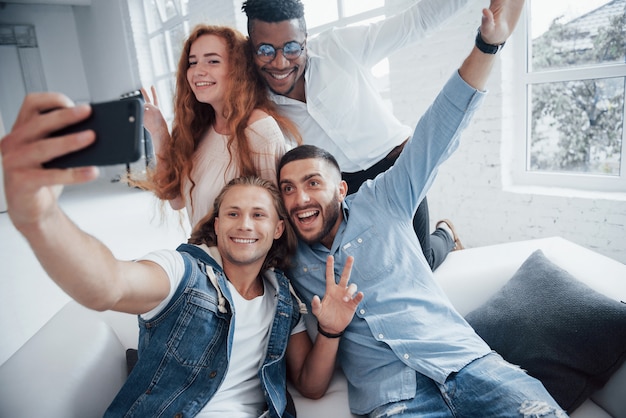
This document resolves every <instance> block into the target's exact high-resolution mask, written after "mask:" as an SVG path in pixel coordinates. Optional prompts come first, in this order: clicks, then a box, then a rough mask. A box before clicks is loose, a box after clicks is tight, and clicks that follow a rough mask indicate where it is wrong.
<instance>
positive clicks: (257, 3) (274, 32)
mask: <svg viewBox="0 0 626 418" xmlns="http://www.w3.org/2000/svg"><path fill="white" fill-rule="evenodd" d="M467 3H468V0H422V1H419V2H417V1H416V3H415V4H414V5H413V6H411V7H410V8H409V9H407V10H406V11H405V12H403V13H400V14H398V15H397V16H393V17H390V18H388V19H386V20H383V21H380V22H377V23H373V24H370V25H362V26H352V27H344V28H339V29H332V30H328V31H325V32H323V33H321V34H319V35H318V36H316V37H314V38H311V39H307V29H306V22H305V19H304V6H303V4H302V2H301V0H247V1H245V2H244V3H243V6H242V10H243V11H244V12H245V13H246V16H247V17H248V34H249V37H250V42H251V44H252V49H253V51H254V62H255V64H256V66H257V69H258V70H259V72H260V74H261V76H262V77H263V79H264V80H265V82H266V83H267V86H268V87H269V89H270V91H271V97H272V100H273V101H274V102H275V103H276V104H277V105H278V108H279V111H280V112H281V113H282V114H284V115H285V116H287V117H289V118H290V119H291V120H292V121H294V123H295V124H296V125H297V126H298V129H299V130H300V134H301V135H302V139H303V142H304V143H305V144H312V145H317V146H319V147H320V148H323V149H325V150H327V151H329V152H330V153H331V154H332V155H334V156H335V158H336V159H337V161H338V163H339V166H340V167H341V171H342V177H343V179H344V180H345V181H346V182H347V183H348V193H354V192H356V191H357V190H358V189H359V187H360V186H361V184H362V183H363V182H364V181H365V180H367V179H371V178H374V177H376V175H377V174H379V173H381V172H383V171H385V170H387V169H388V168H389V167H391V166H392V165H393V164H394V162H395V161H396V159H397V158H398V156H399V155H400V152H401V151H402V148H403V147H404V144H405V143H406V140H407V139H408V138H409V136H410V135H411V133H412V129H411V128H410V127H409V126H407V125H404V124H402V123H401V122H400V121H399V120H398V119H397V118H396V117H395V116H394V115H393V113H392V112H391V111H390V110H389V108H388V107H387V106H386V105H385V103H384V102H383V99H382V97H381V96H380V94H379V93H378V91H377V90H376V87H375V85H374V81H373V77H372V74H371V71H370V69H371V67H372V66H373V65H375V64H376V63H378V62H379V61H380V60H382V59H384V58H386V57H387V56H389V55H390V54H391V53H393V52H395V51H397V50H399V49H400V48H402V47H405V46H407V45H409V44H411V43H414V42H416V41H418V40H420V39H423V38H424V37H425V36H426V35H428V34H429V33H430V32H431V31H432V30H433V29H434V28H436V27H438V26H439V25H441V24H442V23H443V22H444V21H445V20H446V19H447V18H448V17H449V16H451V15H453V14H454V13H456V12H457V11H458V10H460V9H461V8H462V7H463V6H465V5H466V4H467ZM413 228H414V229H415V232H416V235H417V237H418V239H419V241H420V244H421V247H422V251H423V253H424V256H425V258H426V260H427V261H428V264H429V265H430V267H431V269H432V270H434V269H436V268H437V267H438V266H439V265H440V264H441V263H442V262H443V260H444V259H445V258H446V256H447V255H448V253H449V252H450V251H453V250H458V249H462V248H463V246H462V245H461V242H460V241H459V239H458V237H457V235H456V232H455V230H454V226H453V225H452V223H451V222H450V221H448V220H442V221H439V222H437V228H436V229H435V231H434V232H433V233H432V234H430V220H429V214H428V203H427V201H426V198H424V199H423V201H422V203H421V204H420V206H419V208H418V210H417V212H416V214H415V217H414V219H413Z"/></svg>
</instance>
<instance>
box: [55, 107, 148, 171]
mask: <svg viewBox="0 0 626 418" xmlns="http://www.w3.org/2000/svg"><path fill="white" fill-rule="evenodd" d="M142 107H143V103H142V101H141V99H139V98H126V99H121V100H113V101H109V102H102V103H92V104H91V110H92V112H91V115H90V116H89V118H87V119H85V120H83V121H81V122H79V123H77V124H75V125H71V126H68V127H66V128H63V129H61V130H59V131H56V132H54V133H52V134H51V135H50V136H51V137H55V136H61V135H66V134H69V133H75V132H80V131H84V130H86V129H91V130H93V131H94V132H95V133H96V140H95V141H94V142H93V143H92V144H91V145H89V146H88V147H87V148H83V149H81V150H78V151H74V152H72V153H69V154H66V155H62V156H60V157H57V158H55V159H53V160H50V161H48V162H46V163H44V164H43V166H44V167H46V168H68V167H84V166H91V165H97V166H104V165H116V164H128V163H132V162H135V161H137V160H138V159H139V157H140V156H141V148H140V147H141V144H142V137H143V109H142Z"/></svg>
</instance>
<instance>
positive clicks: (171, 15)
mask: <svg viewBox="0 0 626 418" xmlns="http://www.w3.org/2000/svg"><path fill="white" fill-rule="evenodd" d="M129 10H130V14H131V21H132V27H133V35H134V37H135V45H137V46H138V48H137V56H138V65H139V73H140V79H141V81H142V83H146V84H144V86H145V87H147V88H149V87H150V85H154V86H155V88H156V90H157V96H158V99H159V108H160V109H161V112H162V113H163V116H164V117H165V120H166V121H167V122H168V123H170V122H171V120H172V118H173V115H174V109H173V107H172V105H173V97H174V92H175V87H176V70H177V66H178V59H179V57H180V53H181V48H182V45H183V42H184V40H185V38H186V37H187V35H188V34H189V30H190V29H189V27H190V24H189V7H188V0H138V1H134V2H129Z"/></svg>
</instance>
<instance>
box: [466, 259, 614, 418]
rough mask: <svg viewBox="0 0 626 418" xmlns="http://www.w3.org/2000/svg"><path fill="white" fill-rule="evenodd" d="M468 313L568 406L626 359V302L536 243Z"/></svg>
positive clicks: (492, 344) (480, 329) (495, 344)
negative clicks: (560, 262)
mask: <svg viewBox="0 0 626 418" xmlns="http://www.w3.org/2000/svg"><path fill="white" fill-rule="evenodd" d="M625 280H626V278H625ZM466 319H467V321H468V322H469V323H470V325H472V327H474V329H475V330H476V332H477V333H478V335H480V336H481V337H482V338H483V339H484V340H485V341H486V342H487V344H489V346H490V347H491V348H492V349H493V350H495V351H496V352H497V353H499V354H500V355H501V356H502V357H504V358H505V359H506V360H507V361H509V362H510V363H513V364H517V365H519V366H520V367H522V368H523V369H525V370H526V371H527V372H528V374H530V375H531V376H534V377H535V378H537V379H539V380H540V381H541V382H542V383H543V385H544V386H545V387H546V389H547V390H548V392H550V394H551V395H552V396H553V397H554V399H555V400H556V401H557V402H558V403H559V405H561V407H562V408H563V409H565V410H567V411H568V412H570V413H571V412H572V411H573V410H575V409H576V408H577V407H578V406H580V405H581V404H582V403H583V402H584V401H585V399H587V398H588V397H589V396H590V395H591V394H592V393H593V392H594V391H596V390H597V389H599V388H601V387H602V386H604V384H605V383H606V382H607V381H608V380H609V378H610V376H611V374H612V373H613V372H614V371H616V370H617V369H618V368H619V367H620V366H621V364H622V363H623V362H624V360H625V359H626V304H624V303H620V302H617V301H615V300H613V299H610V298H607V297H606V296H604V295H602V294H600V293H598V292H596V291H595V290H593V289H591V288H590V287H589V286H587V285H586V284H584V283H582V282H580V281H578V280H576V279H575V278H574V277H572V276H571V275H570V274H569V273H568V272H567V271H565V270H563V269H561V268H560V267H558V266H556V265H555V264H553V263H552V262H551V261H550V260H548V259H547V258H546V257H545V256H544V254H543V252H542V251H541V250H537V251H535V252H534V253H533V254H531V256H530V257H529V258H528V259H527V260H526V261H525V262H524V263H523V264H522V266H521V267H520V268H519V270H518V271H517V272H516V273H515V275H514V276H513V277H512V278H511V279H510V280H509V282H507V284H506V285H505V286H504V287H503V288H502V289H500V290H499V291H498V292H497V293H496V294H495V295H494V296H493V297H492V298H490V299H489V300H488V301H487V302H486V303H485V304H484V305H482V306H481V307H479V308H477V309H476V310H474V311H473V312H470V313H469V314H468V315H467V316H466Z"/></svg>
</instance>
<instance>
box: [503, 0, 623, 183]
mask: <svg viewBox="0 0 626 418" xmlns="http://www.w3.org/2000/svg"><path fill="white" fill-rule="evenodd" d="M530 4H531V1H528V2H526V4H525V6H524V10H523V12H522V16H521V18H520V22H519V24H518V27H517V28H516V30H515V31H514V33H513V35H512V36H511V39H510V42H508V44H512V45H510V46H515V48H509V51H508V52H509V54H508V55H507V59H508V65H504V63H503V81H504V83H503V85H504V91H503V93H504V94H503V96H504V97H503V101H505V103H506V102H508V106H510V109H511V119H512V120H511V121H510V127H511V129H510V131H508V130H507V132H510V134H511V135H510V139H508V140H507V139H505V140H504V141H503V142H508V141H510V143H509V144H503V148H504V150H505V153H508V154H509V156H508V164H506V163H505V164H504V165H503V167H506V168H508V173H506V175H505V176H504V178H505V187H507V186H511V187H513V188H515V187H523V188H527V187H538V188H544V189H545V188H550V189H552V193H556V190H554V189H568V190H575V191H581V192H585V191H592V192H603V193H605V192H606V193H620V194H622V193H626V104H625V106H624V108H623V109H622V110H623V116H622V118H623V119H622V152H621V158H620V173H619V175H617V176H609V175H606V176H605V175H599V174H586V173H567V172H543V171H529V170H528V169H527V167H528V158H529V157H528V156H529V152H530V132H531V123H532V120H531V117H532V103H531V102H530V88H531V86H532V85H533V84H538V83H549V82H561V81H570V80H587V79H598V78H610V77H624V78H625V79H626V62H625V63H617V64H615V63H610V64H596V65H593V66H584V67H583V66H581V67H571V68H565V69H550V70H539V71H534V72H533V71H529V68H530V62H529V60H530V57H531V52H532V51H531V48H532V39H531V32H530V20H529V16H530ZM507 46H508V45H507ZM511 50H513V51H511ZM505 51H506V48H505ZM511 52H512V53H511ZM507 72H510V76H511V78H510V79H507V76H506V74H507ZM507 84H508V85H509V87H508V89H507ZM507 90H510V91H511V93H512V94H511V96H510V98H509V99H507V96H508V94H507ZM625 90H626V86H625ZM625 102H626V100H625ZM505 160H507V158H505ZM552 193H551V194H552Z"/></svg>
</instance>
